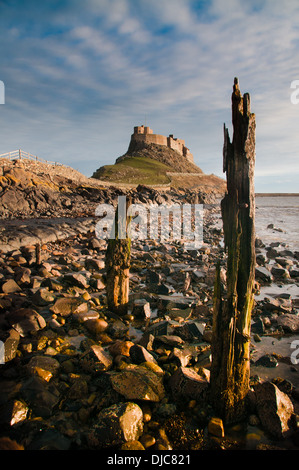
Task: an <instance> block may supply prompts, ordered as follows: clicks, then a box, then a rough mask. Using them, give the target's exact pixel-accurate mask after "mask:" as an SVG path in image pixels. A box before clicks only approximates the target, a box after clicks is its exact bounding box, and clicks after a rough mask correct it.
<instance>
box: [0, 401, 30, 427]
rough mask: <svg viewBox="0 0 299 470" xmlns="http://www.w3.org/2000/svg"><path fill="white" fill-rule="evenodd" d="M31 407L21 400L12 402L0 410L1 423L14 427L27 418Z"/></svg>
mask: <svg viewBox="0 0 299 470" xmlns="http://www.w3.org/2000/svg"><path fill="white" fill-rule="evenodd" d="M28 411H29V407H28V406H27V405H26V403H24V402H22V401H20V400H11V401H9V402H8V403H6V404H5V405H4V406H2V407H1V409H0V423H2V424H9V425H10V426H13V425H15V424H17V423H20V422H22V421H24V420H25V419H26V418H27V413H28Z"/></svg>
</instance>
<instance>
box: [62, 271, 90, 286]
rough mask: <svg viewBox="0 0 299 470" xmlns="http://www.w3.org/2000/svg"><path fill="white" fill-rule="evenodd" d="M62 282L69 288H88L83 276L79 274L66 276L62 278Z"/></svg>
mask: <svg viewBox="0 0 299 470" xmlns="http://www.w3.org/2000/svg"><path fill="white" fill-rule="evenodd" d="M62 282H65V283H66V284H68V285H70V286H76V287H80V288H81V289H86V288H88V283H87V279H86V277H85V276H83V274H80V273H75V274H66V275H65V276H64V277H63V280H62Z"/></svg>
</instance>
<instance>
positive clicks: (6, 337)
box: [0, 328, 20, 363]
mask: <svg viewBox="0 0 299 470" xmlns="http://www.w3.org/2000/svg"><path fill="white" fill-rule="evenodd" d="M0 339H1V341H2V343H3V344H2V347H3V351H1V352H3V355H4V357H2V354H1V357H0V363H1V360H2V359H4V362H5V363H7V362H9V361H11V360H12V359H14V358H15V357H16V354H17V350H18V346H19V341H20V334H19V333H18V332H17V331H16V330H15V329H13V328H12V329H10V330H8V331H5V332H0Z"/></svg>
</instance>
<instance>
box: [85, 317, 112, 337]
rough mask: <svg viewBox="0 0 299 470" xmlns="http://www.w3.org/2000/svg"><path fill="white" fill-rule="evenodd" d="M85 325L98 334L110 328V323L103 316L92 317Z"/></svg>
mask: <svg viewBox="0 0 299 470" xmlns="http://www.w3.org/2000/svg"><path fill="white" fill-rule="evenodd" d="M84 326H85V327H86V328H87V329H88V331H90V332H91V333H93V334H95V335H98V334H100V333H104V331H106V330H107V328H108V323H107V322H106V321H105V320H103V319H102V318H90V319H88V320H86V321H85V322H84Z"/></svg>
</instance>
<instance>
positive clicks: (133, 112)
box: [0, 0, 299, 192]
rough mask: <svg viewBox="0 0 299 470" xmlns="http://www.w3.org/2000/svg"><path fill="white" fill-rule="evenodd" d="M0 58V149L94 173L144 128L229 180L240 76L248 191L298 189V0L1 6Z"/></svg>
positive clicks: (28, 1) (91, 0)
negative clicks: (247, 111)
mask: <svg viewBox="0 0 299 470" xmlns="http://www.w3.org/2000/svg"><path fill="white" fill-rule="evenodd" d="M0 57H1V67H0V80H1V81H2V83H3V85H4V97H5V102H4V103H3V101H4V100H2V102H1V89H0V102H1V103H2V104H0V129H1V131H0V136H1V138H0V153H1V154H2V153H5V152H9V151H12V150H16V149H19V148H20V149H22V150H24V151H27V152H29V153H31V154H34V155H37V156H38V157H41V158H43V159H46V160H51V161H57V162H60V163H63V164H65V165H69V166H71V167H73V168H75V169H77V170H79V171H81V172H82V173H83V174H85V175H86V176H91V175H92V174H93V172H94V171H95V170H96V169H98V168H99V167H101V166H102V165H107V164H113V163H114V162H115V160H116V158H118V157H119V156H120V155H123V154H124V153H126V151H127V149H128V145H129V141H130V136H131V134H132V132H133V128H134V126H137V125H142V124H146V125H148V126H150V127H151V128H152V129H153V131H154V133H157V134H163V135H167V136H168V135H169V134H174V136H175V137H178V138H180V139H184V140H185V143H186V146H187V147H188V148H189V149H190V151H191V152H192V153H193V155H194V161H195V163H196V164H197V165H198V166H199V167H200V168H201V169H202V170H203V171H204V172H205V173H207V174H211V173H213V174H216V175H217V176H220V177H223V178H225V175H224V174H223V172H222V148H223V124H224V123H225V124H226V126H227V127H228V128H229V131H230V135H231V138H232V124H231V93H232V86H233V81H234V77H238V78H239V84H240V89H241V92H242V94H244V93H246V92H248V93H249V94H250V96H251V111H252V112H254V113H255V115H256V126H257V127H256V170H255V189H256V191H257V192H299V183H298V181H299V145H298V144H299V128H298V123H299V99H294V97H295V95H294V94H295V93H296V88H295V89H294V88H293V89H292V88H291V86H292V83H293V86H294V84H295V85H296V86H297V84H298V88H299V82H296V80H299V2H298V0H225V1H223V0H84V1H83V0H43V1H40V0H22V1H21V0H0ZM296 96H297V97H298V98H299V90H298V95H296ZM297 101H298V103H297Z"/></svg>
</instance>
